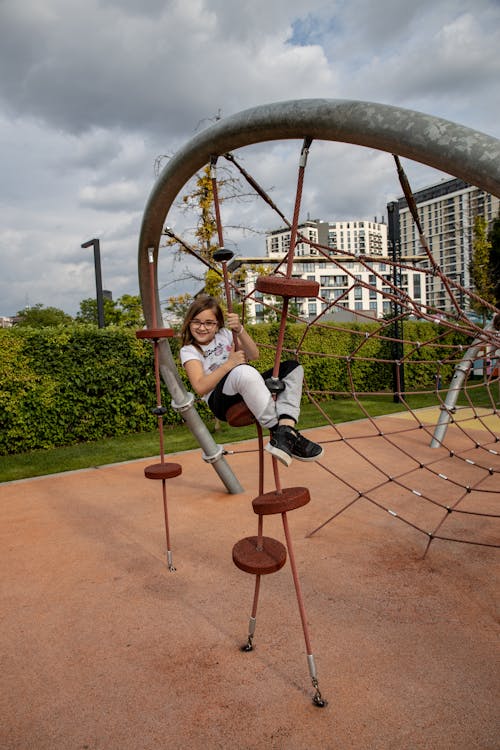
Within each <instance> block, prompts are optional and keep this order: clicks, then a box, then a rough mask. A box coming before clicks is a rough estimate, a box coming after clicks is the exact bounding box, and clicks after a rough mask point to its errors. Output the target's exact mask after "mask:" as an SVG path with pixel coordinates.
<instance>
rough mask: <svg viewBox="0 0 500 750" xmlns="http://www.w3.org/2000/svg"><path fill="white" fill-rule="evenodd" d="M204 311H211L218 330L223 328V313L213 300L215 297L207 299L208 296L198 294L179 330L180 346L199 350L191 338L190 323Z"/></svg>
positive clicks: (217, 303)
mask: <svg viewBox="0 0 500 750" xmlns="http://www.w3.org/2000/svg"><path fill="white" fill-rule="evenodd" d="M204 310H212V312H213V313H214V315H215V318H216V320H217V326H218V328H224V313H223V312H222V309H221V306H220V305H219V302H218V301H217V300H216V299H215V297H209V295H208V294H200V295H199V296H198V297H196V299H195V300H194V301H193V302H192V303H191V305H190V306H189V309H188V311H187V313H186V317H185V318H184V323H183V324H182V329H181V346H187V345H188V344H193V346H196V348H197V349H199V348H200V347H199V346H198V344H197V343H196V341H195V340H194V338H193V334H192V333H191V328H190V323H191V321H192V320H194V319H195V318H196V316H197V315H199V314H200V313H201V312H203V311H204Z"/></svg>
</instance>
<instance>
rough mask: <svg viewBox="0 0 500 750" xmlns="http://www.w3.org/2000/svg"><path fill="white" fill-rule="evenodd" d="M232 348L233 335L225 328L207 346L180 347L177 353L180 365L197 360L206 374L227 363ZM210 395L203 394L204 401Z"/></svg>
mask: <svg viewBox="0 0 500 750" xmlns="http://www.w3.org/2000/svg"><path fill="white" fill-rule="evenodd" d="M232 348H233V334H232V333H231V331H229V330H228V329H227V328H220V329H219V330H218V331H217V333H216V334H215V336H214V337H213V339H212V341H210V343H208V344H201V345H200V349H201V351H200V349H198V348H197V347H196V346H193V344H188V345H187V346H182V347H181V350H180V352H179V356H180V358H181V363H182V365H183V366H184V364H185V363H186V362H189V360H190V359H197V360H198V361H199V362H201V364H202V366H203V372H204V373H205V374H208V373H210V372H213V371H214V370H216V369H217V368H218V367H220V366H221V365H223V364H224V362H226V361H227V359H228V357H229V355H230V354H231V350H232ZM211 393H212V391H210V393H205V395H204V396H203V400H204V401H208V399H209V398H210V394H211Z"/></svg>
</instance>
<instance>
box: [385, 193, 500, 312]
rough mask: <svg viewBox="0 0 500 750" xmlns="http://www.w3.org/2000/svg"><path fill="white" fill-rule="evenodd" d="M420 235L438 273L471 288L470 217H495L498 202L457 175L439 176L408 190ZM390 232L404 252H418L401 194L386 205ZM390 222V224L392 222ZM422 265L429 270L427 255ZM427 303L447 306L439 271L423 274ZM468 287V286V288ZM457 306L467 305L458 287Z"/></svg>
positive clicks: (472, 234) (448, 308)
mask: <svg viewBox="0 0 500 750" xmlns="http://www.w3.org/2000/svg"><path fill="white" fill-rule="evenodd" d="M414 198H415V202H416V204H417V209H418V215H419V219H420V222H421V224H422V230H423V234H424V236H425V238H426V240H427V243H428V245H429V249H430V251H431V253H432V257H433V259H434V261H435V263H437V264H438V266H439V268H440V270H441V271H442V273H443V274H444V275H445V276H446V277H447V278H448V279H451V280H452V281H454V282H457V283H458V284H460V286H462V287H464V289H466V290H471V280H470V273H469V267H470V262H471V258H472V248H473V240H474V219H475V217H476V216H484V218H485V219H486V221H487V222H488V223H490V222H492V221H493V219H494V218H495V217H496V216H498V212H499V207H500V200H499V199H498V198H497V197H495V196H493V195H490V194H489V193H485V192H484V191H483V190H479V189H478V188H476V187H474V186H472V185H469V184H468V183H466V182H464V181H463V180H460V179H458V178H453V179H450V180H443V181H442V182H440V183H438V184H436V185H431V186H430V187H427V188H424V189H423V190H419V191H417V192H415V193H414ZM387 210H388V214H389V224H390V229H391V231H390V234H391V235H394V237H395V239H396V242H399V251H400V252H401V254H402V255H403V256H404V255H411V254H416V253H422V249H421V245H420V240H419V235H418V230H417V227H416V226H415V222H414V221H413V218H412V215H411V213H410V210H409V208H408V205H407V201H406V199H405V198H399V199H398V200H397V201H394V202H393V203H389V204H388V206H387ZM392 222H394V223H392ZM422 268H427V269H429V268H431V262H430V260H429V259H428V258H425V260H424V261H423V263H422ZM426 278H427V290H426V294H427V301H428V304H429V305H430V306H431V307H433V308H435V309H438V310H443V311H449V310H450V309H452V305H451V303H450V298H449V294H448V292H447V291H446V288H445V286H444V284H443V282H442V280H441V279H440V278H439V275H432V274H427V275H426ZM471 291H472V290H471ZM453 293H454V294H455V295H456V297H457V299H458V301H459V304H460V306H461V307H462V308H463V309H465V310H467V309H468V308H469V305H468V298H467V297H466V295H465V294H464V293H463V292H462V293H461V292H460V290H459V289H454V292H453Z"/></svg>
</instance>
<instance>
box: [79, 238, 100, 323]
mask: <svg viewBox="0 0 500 750" xmlns="http://www.w3.org/2000/svg"><path fill="white" fill-rule="evenodd" d="M91 246H93V248H94V267H95V287H96V295H97V325H98V326H99V328H104V297H103V293H102V276H101V247H100V244H99V240H96V239H93V240H89V241H88V242H84V243H83V245H82V247H91Z"/></svg>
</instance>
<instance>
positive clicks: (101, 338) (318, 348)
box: [0, 322, 464, 455]
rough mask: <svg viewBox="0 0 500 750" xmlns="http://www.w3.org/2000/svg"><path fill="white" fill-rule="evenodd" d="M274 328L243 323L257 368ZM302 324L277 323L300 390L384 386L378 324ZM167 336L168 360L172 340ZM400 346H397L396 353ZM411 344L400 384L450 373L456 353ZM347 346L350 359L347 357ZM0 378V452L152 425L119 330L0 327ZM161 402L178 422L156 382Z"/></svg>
mask: <svg viewBox="0 0 500 750" xmlns="http://www.w3.org/2000/svg"><path fill="white" fill-rule="evenodd" d="M278 330H279V327H278V324H276V323H273V324H262V325H258V326H253V327H251V329H250V331H251V333H252V335H253V337H254V338H255V340H256V342H257V343H258V344H260V345H262V348H261V358H260V360H259V363H258V368H259V369H260V370H261V371H262V370H264V369H266V368H268V367H272V365H273V362H274V350H273V346H274V345H275V344H276V340H277V337H278ZM304 330H305V328H304V326H303V325H298V324H288V325H287V327H286V331H285V343H284V346H285V351H284V352H283V358H287V357H293V356H294V353H295V352H296V350H297V348H299V349H300V352H301V356H300V361H301V363H302V364H303V365H304V369H305V379H306V383H307V387H308V388H309V389H310V390H317V391H331V392H334V393H335V394H337V395H342V394H345V395H348V394H349V393H350V392H351V391H352V390H353V389H354V390H355V391H357V392H360V393H361V392H378V391H387V392H390V391H391V390H392V363H391V361H390V360H392V359H393V355H392V344H391V342H390V341H385V340H383V339H381V338H379V337H374V336H372V335H371V334H373V333H374V332H375V331H379V330H380V325H379V324H377V325H373V324H372V325H370V324H366V325H357V326H353V325H352V324H351V325H349V326H347V325H346V326H345V327H343V326H334V327H333V326H332V327H329V326H322V327H314V328H311V329H310V330H309V331H308V333H307V336H306V337H305V339H304V340H303V341H302V337H303V334H304ZM389 334H390V330H389V331H388V335H389ZM437 335H439V331H438V329H437V327H436V326H433V325H432V324H428V323H409V322H407V323H405V325H404V337H405V339H406V340H407V341H415V342H418V341H419V340H420V341H422V342H425V341H430V340H431V339H433V338H434V337H436V336H437ZM458 338H459V337H458V334H448V338H447V340H446V342H445V343H446V345H448V344H453V343H464V342H459V341H458ZM455 339H457V341H455ZM169 341H170V345H171V348H172V352H173V354H174V357H177V355H178V347H179V342H178V340H177V339H170V340H169ZM409 348H410V349H411V345H409V344H405V352H407V351H408V349H409ZM413 349H414V351H413V352H412V355H411V361H410V362H407V363H406V365H405V384H406V389H407V390H419V389H420V390H428V389H430V388H432V387H433V386H434V377H435V374H436V369H437V367H436V360H437V359H440V360H443V361H446V359H447V358H449V359H450V362H449V363H448V364H444V365H442V366H441V378H442V381H443V382H444V381H446V379H447V378H449V377H451V374H452V364H451V361H452V360H453V359H456V358H460V356H461V355H460V354H459V353H457V351H456V350H453V349H449V350H447V349H446V348H442V346H440V347H439V348H438V349H436V348H435V346H433V345H422V346H418V345H416V344H415V345H414V347H413ZM305 352H312V353H313V354H311V355H309V354H307V355H306V354H305ZM316 352H317V353H318V356H315V355H314V353H316ZM353 352H355V354H356V356H355V357H353V358H352V360H350V359H349V358H350V356H351V355H352V353H353ZM320 353H321V354H328V355H332V356H329V357H324V356H319V354H320ZM380 360H387V361H386V362H384V361H380ZM182 377H183V379H184V381H185V382H186V385H187V386H188V384H187V381H186V379H185V376H184V375H182ZM0 382H1V387H0V455H5V454H8V453H20V452H24V451H28V450H32V449H35V448H51V447H55V446H61V445H71V444H75V443H78V442H85V441H89V440H98V439H101V438H105V437H111V436H115V435H124V434H130V433H135V432H140V431H146V430H152V429H154V428H155V427H156V425H157V421H156V418H155V417H154V416H153V415H152V414H151V408H152V407H154V406H155V404H156V391H155V382H154V358H153V347H152V345H151V343H150V342H148V341H142V340H138V339H137V338H136V337H135V333H134V332H133V331H130V330H127V329H123V328H111V327H110V328H104V329H97V328H96V327H95V326H88V327H87V326H82V325H78V326H60V327H54V328H40V329H38V328H37V329H35V328H15V327H14V328H11V329H2V330H0ZM188 389H189V386H188ZM162 403H163V405H164V406H165V407H167V413H166V415H165V418H164V423H165V424H166V425H169V424H177V423H179V422H180V421H181V418H180V417H179V415H178V414H177V412H175V411H174V410H173V409H172V408H171V406H170V396H169V394H168V392H167V390H166V388H165V387H164V386H162ZM198 408H199V410H200V413H201V415H202V417H203V418H204V419H206V420H209V419H210V418H211V416H210V414H209V411H208V409H207V407H206V405H205V404H204V403H202V402H198Z"/></svg>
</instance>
